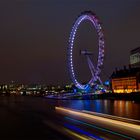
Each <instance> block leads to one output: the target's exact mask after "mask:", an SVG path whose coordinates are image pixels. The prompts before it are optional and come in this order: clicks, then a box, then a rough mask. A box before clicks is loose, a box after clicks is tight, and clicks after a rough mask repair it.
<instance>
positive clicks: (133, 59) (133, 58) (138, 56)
mask: <svg viewBox="0 0 140 140" xmlns="http://www.w3.org/2000/svg"><path fill="white" fill-rule="evenodd" d="M130 65H131V67H140V47H138V48H136V49H133V50H131V51H130Z"/></svg>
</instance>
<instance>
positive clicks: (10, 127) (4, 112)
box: [0, 96, 140, 140]
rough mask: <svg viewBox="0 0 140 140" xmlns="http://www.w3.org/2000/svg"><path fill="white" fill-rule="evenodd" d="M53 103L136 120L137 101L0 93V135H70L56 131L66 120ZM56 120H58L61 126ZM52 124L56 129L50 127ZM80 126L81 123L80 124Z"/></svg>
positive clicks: (36, 139) (139, 113) (54, 138)
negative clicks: (59, 98)
mask: <svg viewBox="0 0 140 140" xmlns="http://www.w3.org/2000/svg"><path fill="white" fill-rule="evenodd" d="M55 106H59V107H60V106H61V107H67V108H71V109H77V110H87V111H93V112H99V113H105V114H110V115H114V116H119V117H125V118H130V119H135V120H140V103H138V102H134V101H123V100H51V99H46V98H44V97H27V96H17V97H14V96H9V97H4V96H3V97H0V126H1V127H0V133H1V135H0V138H2V139H23V140H25V139H26V140H27V139H29V140H31V139H33V140H40V139H44V138H45V139H47V140H50V139H51V140H66V139H67V140H69V139H74V138H70V137H67V136H66V135H64V134H63V133H59V131H61V128H60V127H62V122H63V123H64V122H67V121H66V120H65V117H64V116H62V115H61V114H60V115H59V114H58V113H56V112H55ZM58 124H61V126H60V125H58ZM65 125H66V124H65ZM76 126H77V125H76ZM54 127H55V128H56V130H55V129H53V128H54ZM59 128H60V129H59ZM80 128H82V127H81V126H80ZM57 129H59V131H57ZM62 129H63V128H62ZM86 129H87V128H86ZM88 130H89V129H88ZM63 132H64V131H63ZM91 132H93V131H91ZM94 132H95V134H98V135H99V136H100V135H101V136H103V137H108V136H110V137H111V138H110V139H113V140H114V139H116V140H117V139H118V138H114V137H112V136H111V134H110V135H107V136H106V134H102V133H98V132H97V133H96V130H95V131H94ZM104 139H105V138H104ZM120 139H121V138H120Z"/></svg>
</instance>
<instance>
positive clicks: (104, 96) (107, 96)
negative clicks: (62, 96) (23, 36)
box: [71, 93, 140, 102]
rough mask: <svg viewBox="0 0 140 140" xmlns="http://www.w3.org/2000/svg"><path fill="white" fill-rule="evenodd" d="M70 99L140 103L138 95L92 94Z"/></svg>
mask: <svg viewBox="0 0 140 140" xmlns="http://www.w3.org/2000/svg"><path fill="white" fill-rule="evenodd" d="M71 99H81V100H87V99H90V100H94V99H108V100H130V101H137V102H140V93H129V94H128V93H126V94H125V93H104V94H94V95H87V94H86V95H83V96H76V97H71Z"/></svg>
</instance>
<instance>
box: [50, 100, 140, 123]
mask: <svg viewBox="0 0 140 140" xmlns="http://www.w3.org/2000/svg"><path fill="white" fill-rule="evenodd" d="M53 104H55V105H57V106H64V107H69V108H73V109H79V110H88V111H95V112H99V113H105V114H110V115H116V116H120V117H127V118H132V119H138V120H140V103H135V102H132V101H124V100H63V101H62V100H57V101H53Z"/></svg>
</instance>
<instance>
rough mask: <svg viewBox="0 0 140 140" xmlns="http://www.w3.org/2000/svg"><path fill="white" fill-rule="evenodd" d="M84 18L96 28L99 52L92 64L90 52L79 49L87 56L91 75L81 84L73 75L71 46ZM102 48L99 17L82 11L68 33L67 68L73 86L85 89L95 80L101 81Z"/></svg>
mask: <svg viewBox="0 0 140 140" xmlns="http://www.w3.org/2000/svg"><path fill="white" fill-rule="evenodd" d="M85 20H88V21H90V22H91V23H92V26H93V27H94V28H95V29H96V32H97V36H98V47H99V49H98V51H99V53H98V60H97V65H96V66H94V64H93V63H92V61H91V59H90V57H89V55H91V53H90V52H88V51H81V54H84V55H86V57H87V62H88V66H89V69H90V71H91V75H92V77H91V79H90V80H89V82H88V83H87V84H85V85H83V84H81V83H79V82H78V81H77V79H76V76H75V72H74V65H73V47H74V40H75V36H76V32H77V29H78V27H79V25H80V24H81V23H82V22H84V21H85ZM104 48H105V46H104V35H103V32H102V27H101V25H100V21H99V19H98V18H97V16H96V15H95V14H94V13H93V12H91V11H86V12H83V13H82V14H81V15H80V16H79V17H78V18H77V20H76V22H75V23H74V25H73V27H72V31H71V33H70V38H69V45H68V70H69V74H70V78H71V80H72V82H73V83H74V84H75V86H76V87H77V88H78V89H81V90H85V91H86V90H87V89H88V88H89V87H90V86H91V85H93V84H94V83H96V82H97V81H99V82H100V83H102V81H101V79H100V73H101V66H102V65H103V60H104Z"/></svg>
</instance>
